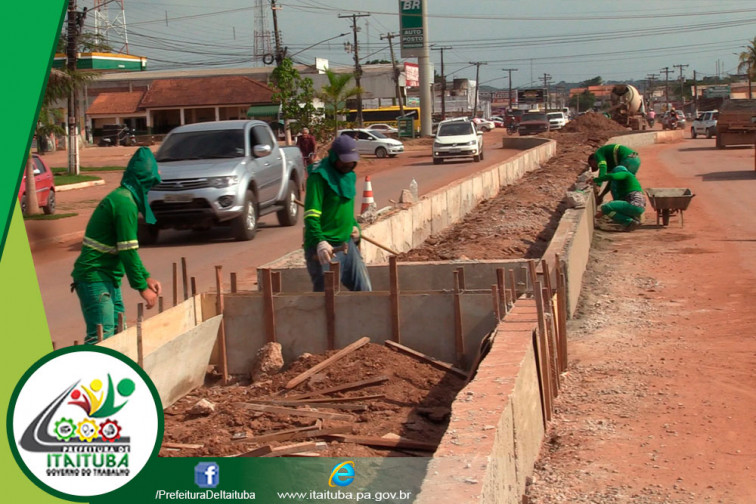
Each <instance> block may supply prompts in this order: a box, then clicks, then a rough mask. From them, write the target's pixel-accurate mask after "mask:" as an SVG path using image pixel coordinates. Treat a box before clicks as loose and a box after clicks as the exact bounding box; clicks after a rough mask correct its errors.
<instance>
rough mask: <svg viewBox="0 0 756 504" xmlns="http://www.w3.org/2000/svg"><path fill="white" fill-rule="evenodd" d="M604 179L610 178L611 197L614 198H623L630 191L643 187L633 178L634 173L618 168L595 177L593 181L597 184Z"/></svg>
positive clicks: (641, 189) (641, 190)
mask: <svg viewBox="0 0 756 504" xmlns="http://www.w3.org/2000/svg"><path fill="white" fill-rule="evenodd" d="M605 180H611V181H612V183H611V188H612V198H614V199H615V200H625V198H626V197H627V195H628V194H630V193H632V192H636V191H637V192H641V193H642V192H643V188H642V187H641V185H640V182H638V179H637V178H635V175H633V174H632V173H630V172H629V171H627V170H625V169H624V168H620V169H619V171H614V172H612V173H606V174H604V175H603V176H601V177H596V178H595V179H593V181H594V182H595V183H597V184H599V183H601V182H604V181H605Z"/></svg>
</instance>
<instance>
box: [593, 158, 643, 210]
mask: <svg viewBox="0 0 756 504" xmlns="http://www.w3.org/2000/svg"><path fill="white" fill-rule="evenodd" d="M640 164H641V160H640V156H639V155H638V153H637V152H635V151H634V150H633V149H631V148H629V147H625V146H624V145H620V144H607V145H604V146H603V147H599V148H598V149H596V152H594V153H593V154H591V155H590V156H588V165H590V167H591V170H592V171H596V170H598V176H599V177H603V176H604V175H606V173H607V172H608V171H611V170H612V169H613V168H614V167H616V166H624V167H625V168H626V169H627V171H629V172H630V173H632V174H633V175H635V174H637V173H638V169H639V168H640ZM610 185H611V184H610ZM610 190H611V188H610V187H609V185H607V186H606V188H604V190H603V191H602V192H601V194H599V195H598V197H597V198H596V202H597V203H598V204H601V202H602V201H603V200H604V196H606V193H608V192H609V191H610Z"/></svg>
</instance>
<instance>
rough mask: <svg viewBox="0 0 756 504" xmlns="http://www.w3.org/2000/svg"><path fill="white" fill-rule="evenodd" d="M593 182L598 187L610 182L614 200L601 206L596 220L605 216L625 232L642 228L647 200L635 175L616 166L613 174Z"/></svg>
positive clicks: (599, 177)
mask: <svg viewBox="0 0 756 504" xmlns="http://www.w3.org/2000/svg"><path fill="white" fill-rule="evenodd" d="M593 181H594V182H595V183H596V184H597V185H600V184H601V183H602V182H604V181H610V184H609V186H610V187H611V191H612V198H613V201H610V202H609V203H604V204H603V205H601V207H600V208H599V211H598V212H597V213H596V218H600V217H602V216H604V215H606V216H608V217H611V219H612V220H613V221H614V222H616V223H618V224H619V225H620V226H622V227H621V229H623V230H624V231H633V230H634V229H636V228H637V227H638V226H640V223H641V216H642V215H643V212H645V211H646V198H645V197H644V196H643V188H642V187H641V185H640V182H638V179H637V178H635V175H633V174H632V173H631V172H629V171H628V170H627V169H626V168H625V167H624V166H615V167H614V168H613V169H612V171H611V172H609V173H606V174H604V175H603V176H598V177H596V178H594V179H593Z"/></svg>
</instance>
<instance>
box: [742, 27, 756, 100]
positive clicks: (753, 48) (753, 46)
mask: <svg viewBox="0 0 756 504" xmlns="http://www.w3.org/2000/svg"><path fill="white" fill-rule="evenodd" d="M749 44H750V45H748V46H746V47H745V50H744V51H743V52H741V53H740V54H739V55H738V72H740V73H746V74H747V76H748V84H749V86H748V87H749V89H748V97H749V98H750V97H751V89H750V87H751V86H750V83H751V81H753V80H754V79H756V37H754V38H753V40H751V42H750V43H749Z"/></svg>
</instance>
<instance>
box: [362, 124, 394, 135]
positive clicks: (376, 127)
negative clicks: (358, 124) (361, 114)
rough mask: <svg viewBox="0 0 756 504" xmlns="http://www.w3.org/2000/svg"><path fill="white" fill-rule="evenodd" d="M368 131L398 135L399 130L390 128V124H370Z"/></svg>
mask: <svg viewBox="0 0 756 504" xmlns="http://www.w3.org/2000/svg"><path fill="white" fill-rule="evenodd" d="M367 129H369V130H373V131H380V132H381V133H384V134H385V133H389V134H393V133H398V132H399V130H398V129H396V128H394V127H393V126H391V125H390V124H371V125H369V126H368V127H367Z"/></svg>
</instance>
